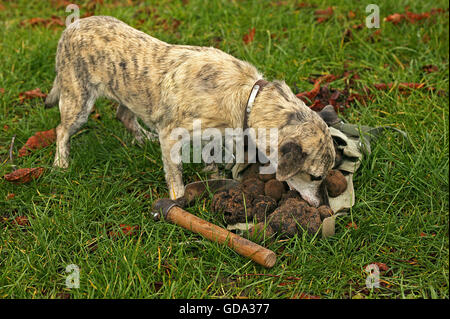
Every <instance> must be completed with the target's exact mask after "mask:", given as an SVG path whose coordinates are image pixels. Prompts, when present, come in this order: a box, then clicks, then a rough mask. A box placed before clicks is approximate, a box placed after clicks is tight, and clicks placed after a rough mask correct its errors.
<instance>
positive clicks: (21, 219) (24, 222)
mask: <svg viewBox="0 0 450 319" xmlns="http://www.w3.org/2000/svg"><path fill="white" fill-rule="evenodd" d="M14 222H15V223H16V224H17V225H19V226H29V225H30V221H29V220H28V217H27V216H17V217H16V218H14Z"/></svg>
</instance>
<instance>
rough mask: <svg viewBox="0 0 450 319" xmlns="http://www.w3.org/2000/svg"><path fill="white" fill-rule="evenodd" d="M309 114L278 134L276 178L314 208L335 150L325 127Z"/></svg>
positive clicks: (314, 116)
mask: <svg viewBox="0 0 450 319" xmlns="http://www.w3.org/2000/svg"><path fill="white" fill-rule="evenodd" d="M308 111H310V110H308ZM308 113H309V112H308ZM311 113H312V114H311ZM311 113H309V114H308V119H307V120H305V121H302V122H299V123H293V124H291V125H288V126H286V127H285V128H283V129H282V130H281V131H280V132H279V134H280V135H279V147H278V163H277V171H276V178H277V179H278V180H280V181H286V182H287V183H288V185H289V186H290V187H291V188H293V189H295V190H297V191H298V192H299V193H300V194H301V195H302V197H303V199H305V200H306V201H307V202H308V203H309V204H311V205H314V206H316V207H317V206H319V205H321V204H323V199H322V198H323V197H322V196H323V194H321V185H322V181H323V179H324V178H325V177H326V176H327V175H328V172H329V171H330V170H331V168H332V167H333V165H334V159H335V151H334V147H333V139H332V137H331V134H330V131H329V129H328V127H327V125H326V124H325V122H324V121H323V120H322V119H321V118H320V117H319V116H318V115H317V114H315V113H314V112H313V111H311Z"/></svg>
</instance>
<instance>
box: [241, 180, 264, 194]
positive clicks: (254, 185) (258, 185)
mask: <svg viewBox="0 0 450 319" xmlns="http://www.w3.org/2000/svg"><path fill="white" fill-rule="evenodd" d="M242 188H243V190H244V192H246V193H248V194H252V195H254V196H257V195H264V182H263V181H261V180H259V179H257V178H255V177H252V178H248V179H246V180H244V181H242Z"/></svg>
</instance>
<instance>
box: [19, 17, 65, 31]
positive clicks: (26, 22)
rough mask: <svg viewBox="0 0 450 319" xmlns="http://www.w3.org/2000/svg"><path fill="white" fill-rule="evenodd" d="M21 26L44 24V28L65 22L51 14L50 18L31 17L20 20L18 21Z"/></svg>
mask: <svg viewBox="0 0 450 319" xmlns="http://www.w3.org/2000/svg"><path fill="white" fill-rule="evenodd" d="M20 25H21V26H44V27H46V28H48V27H52V26H60V27H63V26H65V23H64V21H63V19H61V18H60V17H57V16H52V17H51V18H38V17H36V18H31V19H26V20H22V21H21V22H20Z"/></svg>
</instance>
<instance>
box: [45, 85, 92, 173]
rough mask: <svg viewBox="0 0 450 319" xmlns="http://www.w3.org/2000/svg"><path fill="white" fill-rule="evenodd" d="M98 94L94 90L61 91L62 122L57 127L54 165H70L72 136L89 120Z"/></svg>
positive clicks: (61, 166)
mask: <svg viewBox="0 0 450 319" xmlns="http://www.w3.org/2000/svg"><path fill="white" fill-rule="evenodd" d="M96 98H97V96H96V95H95V94H94V93H93V92H89V93H87V92H86V93H82V94H74V93H73V92H61V95H60V98H59V110H60V113H61V123H60V124H59V125H58V127H57V128H56V154H55V161H54V162H53V166H54V167H60V168H67V167H68V166H69V152H70V137H71V136H72V135H73V134H75V133H76V132H77V131H78V129H79V128H80V127H81V126H82V125H83V124H85V123H86V122H87V120H88V118H89V114H90V113H91V110H92V107H93V106H94V102H95V100H96Z"/></svg>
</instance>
